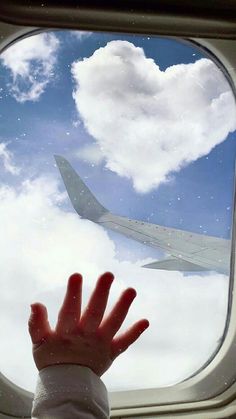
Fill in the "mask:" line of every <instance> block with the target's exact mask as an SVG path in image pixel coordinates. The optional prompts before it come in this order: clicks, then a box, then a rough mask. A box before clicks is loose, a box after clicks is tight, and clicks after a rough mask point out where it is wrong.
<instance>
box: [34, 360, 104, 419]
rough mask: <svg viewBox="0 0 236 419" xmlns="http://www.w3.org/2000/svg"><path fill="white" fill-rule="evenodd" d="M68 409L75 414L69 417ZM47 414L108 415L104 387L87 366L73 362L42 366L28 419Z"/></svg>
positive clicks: (102, 416) (51, 415) (48, 415)
mask: <svg viewBox="0 0 236 419" xmlns="http://www.w3.org/2000/svg"><path fill="white" fill-rule="evenodd" d="M65 409H66V411H65ZM70 409H73V412H74V414H77V412H78V416H70V415H71V414H73V413H72V410H71V412H70ZM50 412H51V413H50ZM54 412H55V415H54ZM66 413H67V414H66ZM83 414H84V416H83ZM51 417H52V418H56V417H57V418H60V417H63V418H64V419H65V418H66V417H68V418H69V417H70V418H72V417H81V419H82V418H83V417H85V418H93V417H94V418H96V419H97V418H99V419H100V418H101V419H107V418H109V403H108V395H107V389H106V387H105V385H104V383H103V382H102V380H101V379H100V378H99V377H98V376H97V375H96V374H95V373H94V372H93V371H92V370H91V369H90V368H88V367H84V366H81V365H77V364H60V365H50V366H49V367H46V368H43V369H42V370H41V371H40V372H39V376H38V380H37V385H36V391H35V397H34V401H33V409H32V418H40V419H43V418H51Z"/></svg>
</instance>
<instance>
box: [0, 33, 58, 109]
mask: <svg viewBox="0 0 236 419" xmlns="http://www.w3.org/2000/svg"><path fill="white" fill-rule="evenodd" d="M58 48H59V40H58V39H57V37H56V36H55V35H54V34H52V33H47V32H46V33H42V34H39V35H34V36H29V37H28V38H25V39H22V40H21V41H18V42H17V43H15V44H14V45H11V46H10V47H9V48H8V49H7V50H6V51H4V52H3V53H2V54H1V56H0V58H1V61H2V63H3V65H4V66H5V67H7V68H8V69H9V70H10V72H11V79H12V80H11V82H10V83H9V86H8V88H9V91H10V93H11V94H12V96H13V97H14V98H15V99H16V100H17V101H18V102H20V103H24V102H26V101H28V100H32V101H36V100H38V99H39V98H40V96H41V95H42V93H43V92H44V90H45V88H46V86H47V84H48V82H49V81H50V80H51V79H52V77H53V76H54V66H55V63H56V59H57V51H58Z"/></svg>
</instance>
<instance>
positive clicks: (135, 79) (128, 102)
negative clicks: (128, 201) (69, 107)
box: [72, 41, 236, 193]
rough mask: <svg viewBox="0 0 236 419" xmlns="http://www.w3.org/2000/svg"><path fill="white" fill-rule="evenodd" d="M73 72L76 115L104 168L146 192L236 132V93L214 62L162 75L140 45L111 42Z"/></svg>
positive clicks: (174, 68)
mask: <svg viewBox="0 0 236 419" xmlns="http://www.w3.org/2000/svg"><path fill="white" fill-rule="evenodd" d="M72 75H73V78H74V80H75V90H74V92H73V97H74V100H75V103H76V107H77V110H78V112H79V114H80V117H81V118H82V119H83V122H84V125H85V127H86V129H87V130H88V132H89V134H90V135H92V136H93V137H94V139H95V140H96V143H97V144H98V145H99V147H100V148H101V150H102V152H103V155H104V157H105V159H106V166H107V167H108V168H109V169H110V170H112V171H114V172H116V173H117V174H118V175H120V176H125V177H127V178H129V179H131V180H132V182H133V184H134V188H135V189H136V191H138V192H141V193H144V192H148V191H150V190H151V189H153V188H156V187H158V186H159V185H160V183H162V182H166V181H168V180H169V179H170V177H171V174H172V172H177V171H178V170H180V169H181V167H183V166H185V165H186V164H188V163H190V162H192V161H194V160H196V159H198V158H199V157H201V156H204V155H206V154H208V153H209V152H210V151H211V150H212V149H213V148H214V147H215V146H216V145H217V144H219V143H221V142H222V141H224V140H225V138H226V137H227V135H228V133H229V132H232V131H233V130H235V128H236V112H235V102H234V98H233V94H232V92H231V90H230V87H229V85H228V83H227V82H226V80H225V78H224V76H223V74H222V73H221V72H220V70H219V69H218V68H217V67H216V65H215V64H214V63H213V62H211V61H210V60H208V59H201V60H198V61H196V62H195V63H193V64H178V65H173V66H171V67H169V68H167V69H166V71H161V70H160V69H159V67H158V65H157V64H156V63H155V62H154V60H153V59H151V58H147V57H146V56H145V54H144V51H143V49H142V48H138V47H135V46H134V45H133V44H132V43H130V42H127V41H112V42H109V43H108V44H107V45H106V46H105V47H103V48H99V49H98V50H96V51H95V52H94V54H93V55H92V56H91V57H89V58H84V59H83V60H82V61H77V62H74V63H73V64H72ZM131 156H132V158H131ZM147 162H148V163H147Z"/></svg>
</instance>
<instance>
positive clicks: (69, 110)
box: [0, 31, 236, 391]
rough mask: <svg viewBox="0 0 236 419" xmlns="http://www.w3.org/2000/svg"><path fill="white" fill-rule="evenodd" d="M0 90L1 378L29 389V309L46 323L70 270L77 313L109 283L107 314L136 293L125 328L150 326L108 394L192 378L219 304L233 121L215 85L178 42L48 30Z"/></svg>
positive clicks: (19, 57)
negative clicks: (103, 280) (110, 277)
mask: <svg viewBox="0 0 236 419" xmlns="http://www.w3.org/2000/svg"><path fill="white" fill-rule="evenodd" d="M1 85H2V88H1V101H2V107H1V109H2V110H1V121H2V122H1V139H0V159H1V167H0V182H1V184H0V196H1V201H0V215H1V221H2V225H3V226H4V227H3V228H4V234H2V236H1V238H0V246H1V249H2V251H1V280H0V281H1V290H2V293H1V307H2V316H1V328H2V331H3V330H4V335H3V336H4V338H3V340H2V344H1V348H0V353H1V359H2V360H4V362H2V366H1V369H2V372H3V373H4V374H5V375H6V376H7V377H9V378H10V379H12V380H13V381H14V382H16V383H17V384H18V385H21V386H22V387H25V388H27V389H30V390H31V391H33V389H34V385H35V378H36V375H37V371H36V368H35V367H34V365H33V361H32V357H31V346H30V339H29V337H28V335H27V318H28V315H29V313H28V312H29V304H30V303H31V302H34V301H41V302H43V303H45V304H46V305H47V307H48V311H49V318H50V320H51V322H52V323H55V321H56V315H57V311H58V308H59V306H60V304H61V301H62V298H63V295H64V290H65V285H66V282H67V277H68V276H69V275H70V274H71V273H72V272H76V271H77V272H81V273H82V274H83V276H84V290H85V302H86V297H88V296H89V294H90V291H91V288H92V286H93V283H94V281H95V279H96V277H97V276H98V275H99V274H101V272H104V271H106V270H110V271H112V272H114V274H115V275H116V280H115V283H114V284H113V286H112V287H113V288H112V292H111V296H110V302H109V307H110V306H111V305H112V304H113V302H114V300H115V299H116V297H117V295H118V294H119V293H120V292H121V291H122V290H123V289H124V288H126V287H129V286H133V287H135V288H136V289H137V293H138V295H137V298H136V301H135V303H134V306H133V307H132V308H131V311H130V314H129V317H128V319H127V321H126V323H125V325H124V328H127V327H128V326H129V324H132V323H133V322H134V321H136V320H138V319H139V318H142V317H146V318H148V319H149V320H150V328H149V330H148V331H147V332H146V333H145V334H144V335H143V336H142V338H141V339H140V341H139V342H137V343H136V344H135V346H133V347H132V348H131V349H130V350H129V351H128V352H127V353H126V354H124V355H123V357H122V356H121V357H120V358H118V359H117V360H116V363H114V366H113V367H112V368H111V370H110V371H109V372H107V373H106V374H105V375H104V377H103V379H104V382H105V383H106V385H107V386H108V389H110V390H124V389H136V388H151V387H160V386H165V385H171V384H174V383H176V382H179V381H181V380H183V379H186V378H187V377H188V376H190V375H191V374H194V373H195V372H196V371H197V370H198V369H200V368H201V367H202V366H203V365H204V364H205V363H206V362H207V361H208V360H209V359H210V357H211V356H212V354H213V353H214V352H215V351H216V349H217V347H218V346H219V344H220V342H221V339H222V335H223V332H224V327H225V322H226V315H227V305H228V288H229V263H230V232H231V224H232V222H231V219H232V197H233V181H234V160H235V141H234V131H235V123H236V118H235V103H234V97H233V94H232V92H231V90H230V87H229V84H228V82H227V81H226V79H225V78H224V76H223V74H222V73H221V72H220V70H219V69H218V68H217V66H216V65H215V64H214V63H213V62H212V61H211V60H210V59H209V57H204V56H203V55H202V53H201V52H200V50H198V49H196V48H195V47H193V46H191V45H187V44H183V43H181V42H177V41H176V40H170V39H163V38H160V39H159V38H157V37H152V38H150V37H147V36H133V35H120V34H119V35H114V34H112V35H111V34H100V33H82V32H70V31H67V32H66V31H61V32H60V31H57V32H54V33H52V32H47V33H43V34H39V35H35V36H32V37H30V38H27V39H24V40H21V41H19V42H17V43H16V44H15V45H13V46H11V47H10V48H9V49H7V50H6V51H5V52H3V54H2V55H1ZM54 156H56V157H54ZM85 302H84V303H85ZM16 341H17V347H18V348H20V349H19V350H18V351H17V353H15V354H14V359H13V358H12V351H11V349H10V348H12V347H14V345H15V344H16ZM121 371H123V372H122V373H121ZM147 371H148V374H147Z"/></svg>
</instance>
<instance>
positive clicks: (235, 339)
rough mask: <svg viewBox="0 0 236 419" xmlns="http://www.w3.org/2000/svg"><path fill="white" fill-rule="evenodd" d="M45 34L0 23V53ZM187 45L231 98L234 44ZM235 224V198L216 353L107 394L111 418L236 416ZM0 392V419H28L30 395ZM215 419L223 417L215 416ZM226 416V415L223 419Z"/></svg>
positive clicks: (1, 386) (2, 381)
mask: <svg viewBox="0 0 236 419" xmlns="http://www.w3.org/2000/svg"><path fill="white" fill-rule="evenodd" d="M45 30H46V29H38V28H29V27H18V26H15V25H9V24H5V23H4V24H3V23H0V50H1V51H3V50H4V49H5V48H6V47H9V45H11V44H12V43H14V42H17V41H18V40H19V39H21V38H22V37H25V36H30V35H32V34H35V33H38V32H42V31H45ZM52 30H54V29H52ZM157 35H158V34H157ZM158 36H159V35H158ZM165 38H166V36H165ZM172 39H176V40H178V41H181V40H183V38H182V39H181V38H180V37H172ZM185 42H188V43H192V44H195V46H197V47H199V48H200V49H203V50H204V53H205V55H206V54H208V55H209V58H210V59H211V60H213V61H215V63H216V64H217V65H218V66H219V67H220V68H221V70H222V71H223V72H224V74H225V76H226V77H227V79H228V81H229V83H230V85H231V87H232V90H233V92H234V94H235V86H236V72H235V68H236V40H228V39H208V40H207V39H199V38H191V39H188V40H187V39H185ZM234 51H235V52H234ZM235 219H236V209H235V199H234V210H233V227H232V237H233V239H232V254H231V275H230V287H229V288H230V289H229V302H230V304H229V306H228V319H227V324H226V329H225V339H224V341H223V343H222V344H221V345H220V347H219V348H218V351H217V353H216V354H215V356H214V357H213V359H212V360H211V361H210V362H209V363H208V365H206V366H205V368H204V369H202V370H201V371H199V372H198V373H197V374H196V375H194V376H193V377H191V378H189V379H187V380H185V381H183V382H181V383H179V384H176V385H174V386H170V387H164V388H157V389H144V390H133V391H121V392H112V393H110V394H109V399H110V406H111V417H116V418H121V417H122V418H126V417H127V418H128V417H129V418H130V417H133V418H138V417H140V418H145V415H149V416H148V417H149V418H151V417H156V416H150V414H151V415H155V414H158V417H161V416H160V414H161V415H162V414H163V417H166V414H167V412H170V411H171V417H172V418H174V417H176V418H177V417H180V416H181V417H182V416H184V417H191V416H192V414H191V413H190V412H191V411H193V409H194V417H196V418H197V417H198V412H199V415H202V416H199V417H201V418H203V417H204V418H205V417H206V416H204V415H205V413H204V415H203V413H202V412H203V411H204V412H206V411H207V412H208V413H207V415H208V416H207V418H209V419H210V418H211V417H212V418H214V419H216V418H217V417H219V418H223V417H230V416H229V413H230V412H236V406H235V404H234V398H235V395H236V383H235V384H234V381H236V368H234V365H235V364H236V299H235V298H232V296H233V294H236V284H235V281H234V277H235V233H236V223H235ZM0 391H1V392H2V394H1V397H0V418H1V417H2V418H4V417H7V415H11V416H9V417H12V416H13V417H22V416H23V417H31V416H30V411H31V405H32V399H33V393H31V392H28V391H26V390H24V389H22V388H20V387H18V386H16V385H15V384H14V383H12V382H10V381H9V380H8V379H7V378H6V377H4V376H3V375H2V374H0ZM232 400H233V402H232ZM226 406H227V407H226ZM224 412H226V413H224ZM1 413H2V414H1ZM4 414H5V415H6V416H4ZM218 414H220V415H221V416H217V415H218ZM224 414H227V415H228V416H224ZM174 415H175V416H174ZM186 415H187V416H186ZM211 415H213V416H211Z"/></svg>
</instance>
